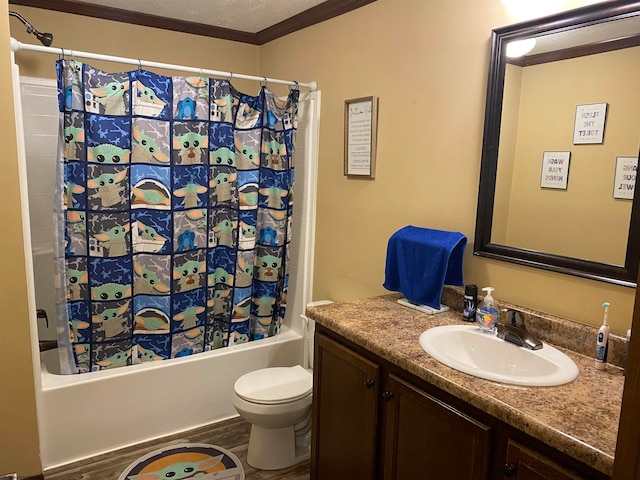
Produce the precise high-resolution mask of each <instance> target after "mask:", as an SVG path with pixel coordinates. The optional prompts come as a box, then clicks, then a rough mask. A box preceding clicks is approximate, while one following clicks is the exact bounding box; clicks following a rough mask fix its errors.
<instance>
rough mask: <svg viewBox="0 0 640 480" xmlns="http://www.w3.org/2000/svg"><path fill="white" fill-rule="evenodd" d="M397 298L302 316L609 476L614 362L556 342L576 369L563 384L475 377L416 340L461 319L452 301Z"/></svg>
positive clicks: (616, 407) (617, 386)
mask: <svg viewBox="0 0 640 480" xmlns="http://www.w3.org/2000/svg"><path fill="white" fill-rule="evenodd" d="M398 298H400V296H399V295H387V296H383V297H375V298H367V299H361V300H354V301H350V302H345V303H335V304H330V305H323V306H314V307H309V308H308V309H307V314H308V316H309V317H310V318H312V319H314V320H315V321H316V322H318V323H319V324H320V325H322V326H324V327H326V328H328V329H330V330H332V331H334V332H335V333H338V334H340V335H341V336H343V337H345V338H346V339H348V340H351V341H352V342H354V343H355V344H357V345H360V346H362V347H364V348H366V349H367V350H369V351H370V352H372V353H374V354H376V355H378V356H379V357H382V358H384V359H386V360H388V361H389V362H390V363H392V364H394V365H396V366H398V367H400V368H402V369H404V370H407V371H408V372H410V373H412V374H413V375H416V376H417V377H419V378H422V379H423V380H426V381H427V382H429V383H431V384H433V385H435V386H437V387H438V388H440V389H442V390H444V391H446V392H448V393H450V394H452V395H454V396H456V397H458V398H460V399H462V400H464V401H465V402H467V403H469V404H470V405H473V406H475V407H477V408H479V409H480V410H483V411H485V412H487V413H489V414H490V415H492V416H493V417H495V418H497V419H499V420H502V421H503V422H505V423H507V424H509V425H511V426H513V427H515V428H517V429H519V430H521V431H523V432H525V433H527V434H529V435H531V436H532V437H534V438H537V439H538V440H541V441H543V442H544V443H546V444H548V445H550V446H552V447H554V448H556V449H558V450H560V451H562V452H564V453H566V454H568V455H570V456H572V457H574V458H575V459H577V460H579V461H581V462H583V463H585V464H587V465H589V466H591V467H593V468H595V469H596V470H599V471H601V472H603V473H605V474H607V475H611V472H612V470H613V457H614V452H615V447H616V438H617V434H618V422H619V419H620V407H621V405H622V390H623V384H624V375H623V371H622V369H621V368H619V367H617V366H615V365H610V364H608V365H607V368H606V370H604V371H600V370H596V369H595V368H594V361H593V358H592V357H589V356H585V355H582V354H579V353H576V352H574V351H573V350H569V349H567V348H561V347H560V350H562V351H563V352H564V353H566V354H567V355H568V356H569V357H571V358H572V359H573V361H574V362H575V363H576V365H577V366H578V368H579V369H580V375H579V376H578V378H577V379H576V380H574V381H573V382H571V383H568V384H565V385H561V386H558V387H520V386H513V385H505V384H501V383H496V382H492V381H489V380H483V379H480V378H476V377H473V376H471V375H467V374H465V373H462V372H459V371H457V370H454V369H452V368H450V367H447V366H446V365H444V364H442V363H440V362H438V361H437V360H435V359H433V358H432V357H430V356H429V355H428V354H427V353H425V352H424V351H423V350H422V348H421V347H420V344H419V343H418V338H419V336H420V334H421V333H422V332H423V331H425V330H427V329H429V328H431V327H436V326H439V325H452V324H467V323H465V322H463V321H462V320H461V314H460V312H459V311H454V310H453V308H455V306H454V305H452V303H455V301H454V302H452V303H447V302H445V299H444V295H443V303H444V304H447V305H451V306H452V310H451V311H449V312H445V313H441V314H438V315H427V314H424V313H421V312H418V311H416V310H412V309H409V308H407V307H404V306H401V305H399V304H398V303H397V299H398ZM460 302H461V300H460ZM527 312H531V311H530V310H528V311H527ZM547 317H548V316H547ZM559 320H560V319H559ZM565 322H566V321H565ZM571 323H572V322H571ZM467 325H468V324H467ZM585 328H586V329H587V336H589V337H590V339H591V338H595V337H591V334H592V331H593V329H591V327H585ZM574 336H575V335H574ZM542 340H543V341H546V340H545V339H544V338H542ZM549 343H551V342H549ZM555 346H559V345H557V344H556V345H555ZM591 348H594V347H591Z"/></svg>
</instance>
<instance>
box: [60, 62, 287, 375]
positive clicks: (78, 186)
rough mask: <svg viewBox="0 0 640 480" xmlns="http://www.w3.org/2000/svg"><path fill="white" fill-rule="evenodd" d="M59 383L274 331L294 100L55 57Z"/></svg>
mask: <svg viewBox="0 0 640 480" xmlns="http://www.w3.org/2000/svg"><path fill="white" fill-rule="evenodd" d="M56 68H57V77H58V101H59V108H60V142H59V149H58V150H59V155H58V158H59V160H58V189H57V195H56V199H57V200H56V201H57V205H56V214H57V217H58V221H57V237H58V238H57V240H58V241H57V244H58V254H57V258H58V262H57V263H58V277H59V278H58V279H59V284H60V288H59V292H60V294H59V296H58V300H59V303H58V318H59V325H58V327H59V328H58V331H59V339H58V343H59V346H60V356H61V366H62V370H63V373H83V372H89V371H95V370H102V369H107V368H114V367H120V366H125V365H130V364H136V363H141V362H149V361H156V360H164V359H168V358H175V357H181V356H185V355H191V354H196V353H200V352H203V351H208V350H211V349H216V348H223V347H227V346H231V345H234V344H237V343H244V342H248V341H252V340H259V339H261V338H264V337H269V336H272V335H275V334H277V333H278V332H279V329H280V325H281V322H282V319H283V318H284V313H285V306H286V293H287V284H288V272H287V258H288V246H289V242H290V231H291V214H292V208H293V184H294V168H293V143H294V136H295V127H296V123H297V101H298V95H299V92H298V90H297V89H291V90H290V91H289V95H288V97H287V98H286V99H279V98H277V97H276V96H275V95H274V94H273V92H271V91H270V90H269V89H268V88H267V87H266V85H265V86H262V88H261V89H260V92H259V94H258V95H256V96H251V95H246V94H243V93H240V92H239V91H237V90H236V89H235V88H234V87H233V86H232V85H231V83H230V82H229V81H227V80H217V79H212V78H205V77H202V76H191V77H188V76H186V77H166V76H162V75H158V74H155V73H153V72H150V71H146V70H142V69H138V70H135V71H130V72H122V73H106V72H103V71H100V70H98V69H96V68H93V67H91V66H90V65H87V64H85V63H81V62H78V61H75V60H72V59H71V60H70V59H64V58H63V59H61V60H58V61H57V63H56Z"/></svg>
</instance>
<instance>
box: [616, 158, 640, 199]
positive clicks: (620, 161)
mask: <svg viewBox="0 0 640 480" xmlns="http://www.w3.org/2000/svg"><path fill="white" fill-rule="evenodd" d="M637 171H638V157H617V158H616V178H615V181H614V183H613V198H624V199H626V200H633V191H634V190H635V186H636V172H637Z"/></svg>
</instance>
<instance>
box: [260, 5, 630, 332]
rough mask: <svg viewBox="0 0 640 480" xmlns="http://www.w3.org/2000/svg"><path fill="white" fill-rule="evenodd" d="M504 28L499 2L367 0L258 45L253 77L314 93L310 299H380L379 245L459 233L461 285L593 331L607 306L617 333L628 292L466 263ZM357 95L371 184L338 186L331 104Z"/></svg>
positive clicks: (337, 127) (339, 136)
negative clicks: (373, 160) (424, 231)
mask: <svg viewBox="0 0 640 480" xmlns="http://www.w3.org/2000/svg"><path fill="white" fill-rule="evenodd" d="M581 3H582V4H583V5H584V4H585V3H586V2H581ZM576 6H579V4H578V3H577V2H573V3H572V5H571V7H576ZM510 23H513V19H512V18H510V17H509V14H508V13H507V11H506V8H505V7H504V5H503V4H502V2H501V1H500V0H478V1H474V2H469V1H468V0H451V1H429V2H426V1H424V0H378V1H377V2H375V3H372V4H370V5H367V6H365V7H362V8H360V9H358V10H355V11H353V12H351V13H349V14H346V15H343V16H341V17H338V18H335V19H332V20H330V21H328V22H324V23H321V24H319V25H315V26H313V27H310V28H307V29H305V30H302V31H299V32H296V33H293V34H291V35H288V36H286V37H284V38H282V39H279V40H276V41H273V42H271V43H269V44H268V45H265V46H263V47H262V50H261V54H260V61H261V66H262V71H263V74H265V75H269V76H279V77H285V78H286V77H293V78H296V79H299V80H301V81H308V80H311V79H313V80H317V81H318V82H319V84H320V89H321V90H322V114H321V115H322V118H321V125H320V166H319V185H318V219H317V231H316V251H315V255H316V258H315V276H314V282H315V284H314V298H315V299H321V298H331V299H334V300H347V299H351V298H357V297H367V296H373V295H378V294H383V293H385V292H386V290H385V289H384V288H382V283H383V281H384V265H385V255H386V246H387V241H388V239H389V237H390V236H391V234H392V233H393V232H395V231H396V230H398V229H399V228H401V227H403V226H405V225H408V224H412V225H418V226H424V227H430V228H436V229H444V230H454V231H460V232H462V233H464V234H465V235H466V236H467V238H468V239H469V244H468V245H467V249H466V253H465V263H464V275H465V280H466V281H467V282H468V283H477V284H478V285H479V286H480V287H482V286H487V285H491V286H493V287H495V288H496V292H495V295H496V298H497V299H504V300H506V301H510V302H513V303H517V304H521V305H527V306H530V307H532V308H536V309H539V310H542V311H546V312H550V313H554V314H558V315H561V316H563V317H567V318H571V319H574V320H576V321H578V322H582V323H588V324H592V325H597V324H599V323H600V322H601V319H602V306H601V305H602V302H603V301H605V300H607V301H609V302H610V303H611V309H610V321H611V323H612V328H613V330H614V331H616V332H624V331H626V329H627V328H628V326H629V325H630V323H631V315H632V307H633V301H634V290H633V289H630V288H623V287H618V286H614V285H609V284H605V283H602V282H594V281H591V280H584V279H580V278H576V277H571V276H567V275H560V274H555V273H551V272H546V271H543V270H538V269H532V268H526V267H521V266H517V265H514V264H510V263H506V262H500V261H496V260H488V259H484V258H480V257H474V256H473V255H472V251H473V237H474V230H475V217H476V201H477V194H478V179H479V168H480V156H481V149H482V126H483V119H484V100H485V94H486V77H487V65H488V58H489V39H490V32H491V29H493V28H496V27H500V26H504V25H508V24H510ZM368 95H376V96H378V97H379V98H380V105H379V124H378V125H379V126H378V150H377V171H376V179H375V180H361V179H360V180H352V179H347V178H346V177H344V176H343V147H344V122H343V115H344V101H345V100H347V99H351V98H358V97H363V96H368Z"/></svg>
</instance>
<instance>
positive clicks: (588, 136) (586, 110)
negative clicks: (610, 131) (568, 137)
mask: <svg viewBox="0 0 640 480" xmlns="http://www.w3.org/2000/svg"><path fill="white" fill-rule="evenodd" d="M606 117H607V104H606V103H592V104H590V105H578V106H577V107H576V122H575V126H574V129H573V144H574V145H579V144H584V143H602V142H603V140H604V123H605V119H606Z"/></svg>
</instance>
